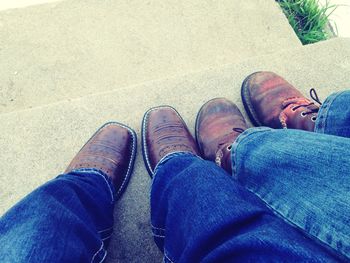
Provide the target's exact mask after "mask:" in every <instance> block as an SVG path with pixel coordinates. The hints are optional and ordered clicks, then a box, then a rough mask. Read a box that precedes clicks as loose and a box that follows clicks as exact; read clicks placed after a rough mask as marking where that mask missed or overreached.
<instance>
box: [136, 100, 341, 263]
mask: <svg viewBox="0 0 350 263" xmlns="http://www.w3.org/2000/svg"><path fill="white" fill-rule="evenodd" d="M229 110H230V109H229ZM238 119H239V117H237V118H235V120H233V121H237V120H238ZM228 121H232V119H229V120H228ZM237 123H238V124H239V126H241V125H243V124H242V123H241V122H237ZM142 127H143V131H142V140H143V143H142V145H143V153H144V160H145V164H146V167H147V169H148V171H149V173H150V175H151V176H152V177H153V181H152V189H151V222H152V232H153V235H154V238H155V241H156V243H157V245H158V246H159V248H160V249H161V250H162V251H163V253H164V260H165V262H244V261H253V262H271V261H284V262H288V261H289V262H300V261H313V262H333V261H337V260H338V259H337V258H336V257H334V255H333V254H331V253H330V252H329V250H327V249H325V248H324V247H322V246H320V245H319V244H317V243H316V242H314V241H313V240H312V239H310V238H309V237H306V236H304V235H303V234H302V233H301V232H300V231H298V230H297V229H295V228H294V227H292V226H290V225H288V224H287V223H285V221H284V220H283V219H281V218H279V217H278V216H276V215H274V214H273V213H272V212H271V211H270V210H269V209H268V207H267V206H266V205H265V204H264V203H263V202H262V201H261V200H260V199H259V198H257V197H256V196H255V195H254V194H252V193H250V192H249V191H247V190H246V189H245V188H243V187H241V186H240V185H239V184H238V183H237V182H236V181H235V180H234V179H233V178H232V177H230V176H229V174H227V173H226V172H225V171H224V170H223V169H221V168H220V167H218V166H217V165H215V164H214V163H213V162H210V161H205V160H203V159H202V158H200V157H199V156H198V155H199V150H198V149H197V146H196V143H195V141H194V139H193V138H192V136H191V134H190V133H189V131H188V129H187V127H186V125H185V123H184V122H183V120H182V118H181V117H180V115H179V114H178V113H177V112H176V111H175V110H174V109H173V108H171V107H167V106H163V107H156V108H153V109H151V110H149V111H148V112H147V113H146V114H145V117H144V120H143V125H142ZM237 131H239V129H237ZM237 134H239V133H238V132H237ZM213 143H214V144H215V142H213ZM210 147H211V146H210V145H209V146H208V148H210Z"/></svg>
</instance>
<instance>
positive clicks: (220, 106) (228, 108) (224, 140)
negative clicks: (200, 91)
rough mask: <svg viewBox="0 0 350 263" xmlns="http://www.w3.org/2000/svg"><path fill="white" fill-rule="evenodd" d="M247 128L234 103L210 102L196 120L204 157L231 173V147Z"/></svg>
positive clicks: (224, 101) (226, 101) (227, 101)
mask: <svg viewBox="0 0 350 263" xmlns="http://www.w3.org/2000/svg"><path fill="white" fill-rule="evenodd" d="M247 128H248V126H247V123H246V122H245V120H244V117H243V115H242V113H241V112H240V110H239V109H238V107H237V106H236V105H235V104H234V103H232V102H231V101H229V100H227V99H224V98H216V99H213V100H210V101H208V102H207V103H205V104H204V105H203V106H202V107H201V109H200V110H199V112H198V115H197V120H196V139H197V143H198V146H199V149H200V152H201V153H202V156H203V157H204V158H205V159H207V160H211V161H214V162H215V163H216V164H217V165H218V166H220V167H222V168H224V169H225V170H226V171H227V172H229V173H231V158H230V157H231V145H232V143H233V142H234V141H235V139H236V138H237V137H238V135H240V134H241V133H242V132H243V131H244V130H245V129H247Z"/></svg>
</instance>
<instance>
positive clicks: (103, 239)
mask: <svg viewBox="0 0 350 263" xmlns="http://www.w3.org/2000/svg"><path fill="white" fill-rule="evenodd" d="M112 235H113V233H112V234H110V235H109V236H106V237H104V238H101V240H102V241H105V240H107V239H109V238H111V236H112Z"/></svg>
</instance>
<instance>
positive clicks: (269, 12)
mask: <svg viewBox="0 0 350 263" xmlns="http://www.w3.org/2000/svg"><path fill="white" fill-rule="evenodd" d="M252 18H254V19H252ZM298 46H301V43H300V41H299V40H298V38H297V37H296V35H295V34H294V32H293V30H292V29H291V28H290V26H289V24H288V21H287V19H286V18H285V16H284V14H283V13H282V12H281V10H280V9H279V6H278V5H277V4H276V3H275V2H274V1H266V0H249V1H231V0H223V1H203V0H191V1H186V0H179V1H172V0H150V1H129V0H115V1H112V0H108V1H100V0H67V1H59V2H54V3H48V4H44V5H37V6H31V7H27V8H21V9H10V10H6V11H3V12H0V68H1V74H0V113H4V112H11V111H17V110H21V109H27V108H33V107H38V106H41V105H45V104H50V103H55V102H57V101H60V100H70V99H74V98H79V97H82V96H85V95H89V94H94V93H98V92H104V91H108V90H113V89H115V88H119V87H126V86H130V85H135V84H139V83H142V82H145V81H150V80H155V79H161V78H165V77H169V76H175V75H181V74H186V73H189V72H194V71H199V70H204V69H209V68H215V67H218V66H221V65H225V64H228V63H232V62H238V61H241V60H244V59H246V58H249V57H253V56H259V55H262V54H272V53H274V52H276V51H277V50H283V49H288V48H291V47H298Z"/></svg>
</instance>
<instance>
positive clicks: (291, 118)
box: [279, 98, 319, 131]
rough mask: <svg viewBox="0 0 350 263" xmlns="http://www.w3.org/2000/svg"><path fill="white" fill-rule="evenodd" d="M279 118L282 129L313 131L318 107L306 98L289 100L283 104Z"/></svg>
mask: <svg viewBox="0 0 350 263" xmlns="http://www.w3.org/2000/svg"><path fill="white" fill-rule="evenodd" d="M283 107H284V108H283V110H282V112H281V114H280V116H279V119H280V122H281V124H282V126H283V128H291V129H301V130H306V131H314V127H315V121H316V117H317V113H318V110H319V107H318V106H316V105H315V104H314V103H313V102H311V101H310V100H308V99H306V98H291V99H287V100H285V101H284V102H283Z"/></svg>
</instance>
